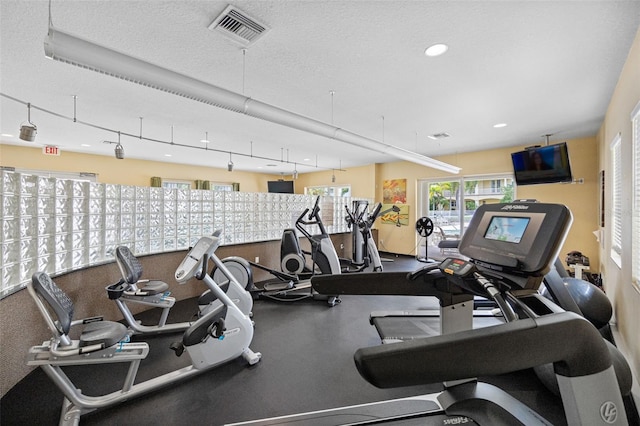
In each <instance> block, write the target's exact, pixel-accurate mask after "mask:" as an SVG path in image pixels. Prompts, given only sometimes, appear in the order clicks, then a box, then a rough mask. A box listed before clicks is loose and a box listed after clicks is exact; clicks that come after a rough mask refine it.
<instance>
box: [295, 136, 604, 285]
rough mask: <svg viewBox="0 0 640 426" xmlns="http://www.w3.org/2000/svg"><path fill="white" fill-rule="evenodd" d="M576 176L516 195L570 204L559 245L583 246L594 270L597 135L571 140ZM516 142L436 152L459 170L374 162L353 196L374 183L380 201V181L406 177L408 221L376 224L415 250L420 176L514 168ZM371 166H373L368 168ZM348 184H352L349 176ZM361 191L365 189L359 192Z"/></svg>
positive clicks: (387, 242)
mask: <svg viewBox="0 0 640 426" xmlns="http://www.w3.org/2000/svg"><path fill="white" fill-rule="evenodd" d="M567 144H568V148H569V155H570V159H571V166H572V171H573V176H574V178H582V179H584V183H583V184H549V185H529V186H521V187H518V188H517V192H516V197H517V198H533V199H537V200H539V201H542V202H549V203H562V204H566V205H567V206H568V207H569V208H570V209H571V211H572V212H573V216H574V223H573V226H572V228H571V231H570V233H569V236H568V238H567V241H566V242H565V245H564V247H563V248H562V250H561V252H560V253H561V255H562V257H563V258H564V255H565V254H566V253H567V252H569V251H571V250H580V251H581V252H583V253H584V254H585V255H587V256H589V258H590V260H591V264H592V265H594V268H593V271H594V272H597V270H598V269H597V268H598V264H599V250H598V243H597V241H596V238H595V236H594V235H593V233H592V232H593V231H595V230H597V229H598V194H599V192H598V170H599V169H598V159H597V158H598V150H597V143H596V139H595V137H592V138H584V139H575V140H569V141H567ZM527 145H531V144H526V145H522V146H518V147H511V148H502V149H494V150H487V151H478V152H470V153H464V154H454V155H446V156H441V157H436V158H437V159H438V160H441V161H444V162H446V163H449V164H453V165H455V166H458V167H461V168H462V172H461V174H460V175H453V174H448V173H444V172H441V171H438V170H434V169H430V168H427V167H423V166H420V165H417V164H414V163H408V162H406V161H398V162H393V163H384V164H376V165H375V167H374V173H367V174H366V176H362V177H361V181H360V182H359V185H358V187H357V188H356V187H354V188H353V189H352V192H353V194H354V196H361V197H368V196H369V195H367V194H368V193H369V192H367V190H368V191H372V190H373V189H374V188H375V194H374V196H373V198H374V199H375V200H376V201H382V182H383V181H385V180H389V179H407V204H408V205H409V224H410V225H409V226H402V227H396V226H393V225H381V224H380V223H379V222H378V223H377V224H376V227H377V229H378V239H379V241H380V240H382V241H383V242H382V243H381V244H380V246H381V247H380V248H381V250H383V251H388V252H391V253H397V254H408V255H415V254H416V246H417V244H418V238H417V235H416V232H415V228H414V226H413V224H415V221H416V219H417V215H416V213H417V212H416V209H417V205H418V202H417V198H418V194H417V192H418V181H419V180H421V179H434V178H437V179H458V178H459V177H460V176H474V175H482V174H504V173H508V174H510V173H512V170H513V167H512V165H511V153H512V152H514V151H517V150H520V149H522V148H524V147H525V146H527ZM367 171H369V169H367ZM304 176H305V185H309V186H310V185H322V184H326V182H325V180H326V176H324V175H323V174H321V173H310V174H305V175H304ZM345 183H349V182H348V181H345ZM362 185H365V186H368V188H362ZM360 191H362V192H360Z"/></svg>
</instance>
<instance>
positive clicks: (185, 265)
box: [175, 235, 220, 284]
mask: <svg viewBox="0 0 640 426" xmlns="http://www.w3.org/2000/svg"><path fill="white" fill-rule="evenodd" d="M218 246H220V239H219V238H218V237H217V236H215V235H214V236H211V237H201V238H200V239H199V240H198V242H197V243H196V245H195V246H194V247H193V248H192V249H191V250H190V251H189V253H188V254H187V256H186V257H185V258H184V259H183V260H182V263H180V265H179V266H178V268H177V269H176V275H175V277H176V281H178V282H179V283H180V284H184V283H185V282H186V281H187V280H189V279H190V278H193V277H194V276H195V275H196V274H197V273H198V272H199V271H200V268H201V267H202V261H203V259H208V258H209V257H210V255H211V254H212V253H213V252H215V251H216V249H217V248H218Z"/></svg>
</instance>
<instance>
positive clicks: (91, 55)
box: [44, 26, 460, 173]
mask: <svg viewBox="0 0 640 426" xmlns="http://www.w3.org/2000/svg"><path fill="white" fill-rule="evenodd" d="M44 51H45V56H46V57H48V58H50V59H54V60H57V61H61V62H65V63H68V64H72V65H76V66H79V67H81V68H86V69H89V70H92V71H97V72H99V73H102V74H106V75H110V76H112V77H117V78H121V79H123V80H127V81H130V82H133V83H138V84H141V85H144V86H148V87H152V88H154V89H158V90H162V91H164V92H168V93H172V94H175V95H178V96H182V97H185V98H187V99H192V100H195V101H198V102H203V103H205V104H208V105H213V106H216V107H219V108H224V109H227V110H231V111H234V112H237V113H240V114H246V115H249V116H252V117H256V118H260V119H262V120H266V121H270V122H272V123H277V124H281V125H283V126H287V127H291V128H294V129H298V130H301V131H304V132H308V133H313V134H315V135H318V136H324V137H327V138H330V139H335V140H337V141H340V142H344V143H347V144H350V145H354V146H357V147H359V148H363V149H368V150H371V151H375V152H380V153H384V154H387V155H389V156H391V157H395V158H398V159H401V160H406V161H410V162H413V163H417V164H420V165H423V166H426V167H431V168H434V169H438V170H442V171H445V172H448V173H459V172H460V168H459V167H456V166H453V165H450V164H447V163H444V162H442V161H437V160H434V159H432V158H429V157H427V156H424V155H422V154H418V153H416V152H413V151H409V150H407V149H404V148H400V147H397V146H394V145H390V144H387V143H384V142H379V141H377V140H375V139H371V138H367V137H364V136H360V135H357V134H355V133H351V132H349V131H347V130H344V129H340V128H338V127H335V126H333V125H330V124H326V123H323V122H321V121H317V120H314V119H312V118H308V117H305V116H303V115H300V114H297V113H294V112H291V111H287V110H284V109H282V108H278V107H276V106H273V105H269V104H266V103H264V102H260V101H258V100H256V99H252V98H249V97H246V96H244V95H241V94H239V93H235V92H232V91H230V90H227V89H223V88H221V87H218V86H214V85H212V84H209V83H205V82H204V81H201V80H197V79H195V78H192V77H189V76H187V75H184V74H180V73H177V72H175V71H171V70H168V69H166V68H162V67H160V66H158V65H154V64H151V63H149V62H146V61H143V60H141V59H137V58H134V57H131V56H128V55H125V54H123V53H120V52H118V51H115V50H112V49H109V48H107V47H104V46H100V45H97V44H94V43H91V42H89V41H86V40H83V39H81V38H78V37H76V36H73V35H71V34H68V33H65V32H62V31H59V30H56V29H55V28H53V27H51V26H50V27H49V33H48V34H47V37H46V38H45V41H44Z"/></svg>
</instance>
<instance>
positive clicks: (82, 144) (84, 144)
mask: <svg viewBox="0 0 640 426" xmlns="http://www.w3.org/2000/svg"><path fill="white" fill-rule="evenodd" d="M80 146H86V147H89V146H91V145H89V144H88V143H81V144H80Z"/></svg>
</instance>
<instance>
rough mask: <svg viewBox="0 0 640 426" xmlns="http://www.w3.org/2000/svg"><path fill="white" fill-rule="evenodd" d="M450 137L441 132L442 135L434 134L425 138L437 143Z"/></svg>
mask: <svg viewBox="0 0 640 426" xmlns="http://www.w3.org/2000/svg"><path fill="white" fill-rule="evenodd" d="M450 136H451V135H450V134H449V133H446V132H442V133H434V134H433V135H429V136H427V137H428V138H429V139H433V140H434V141H437V140H439V139H444V138H448V137H450Z"/></svg>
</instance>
